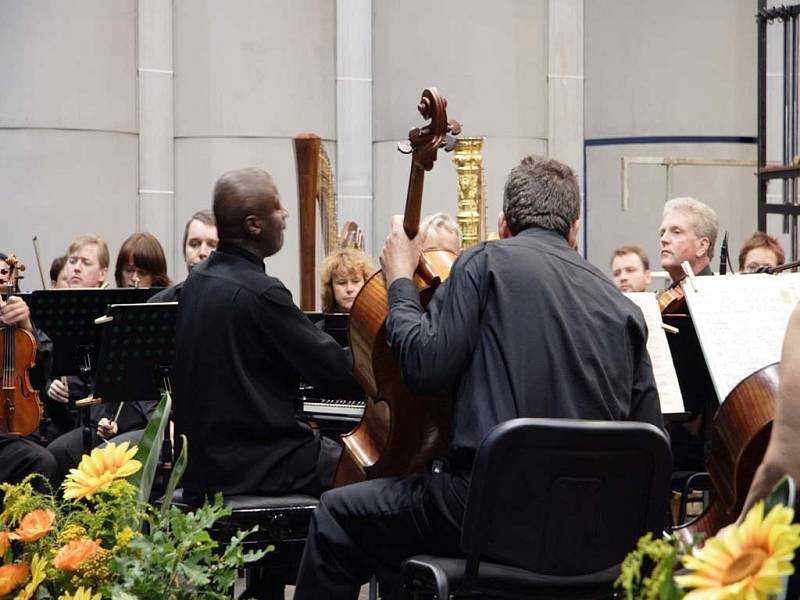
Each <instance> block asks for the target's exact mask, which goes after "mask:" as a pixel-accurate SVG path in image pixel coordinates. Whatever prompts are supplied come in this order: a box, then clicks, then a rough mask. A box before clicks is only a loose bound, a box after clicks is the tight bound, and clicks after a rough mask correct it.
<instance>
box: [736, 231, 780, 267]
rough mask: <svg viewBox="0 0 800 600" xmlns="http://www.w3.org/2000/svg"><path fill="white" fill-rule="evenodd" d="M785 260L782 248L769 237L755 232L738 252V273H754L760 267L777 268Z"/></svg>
mask: <svg viewBox="0 0 800 600" xmlns="http://www.w3.org/2000/svg"><path fill="white" fill-rule="evenodd" d="M784 259H785V255H784V253H783V248H781V245H780V244H779V243H778V240H776V239H775V238H774V237H772V236H771V235H768V234H766V233H764V232H763V231H756V232H755V233H754V234H753V235H751V236H750V237H749V238H747V240H745V242H744V244H742V249H741V250H740V251H739V272H740V273H755V272H756V271H758V270H759V269H760V268H761V267H777V266H778V265H782V264H783V261H784Z"/></svg>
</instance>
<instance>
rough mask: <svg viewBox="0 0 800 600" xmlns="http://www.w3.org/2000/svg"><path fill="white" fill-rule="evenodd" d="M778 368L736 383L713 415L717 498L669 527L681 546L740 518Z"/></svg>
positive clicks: (764, 439)
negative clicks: (692, 516)
mask: <svg viewBox="0 0 800 600" xmlns="http://www.w3.org/2000/svg"><path fill="white" fill-rule="evenodd" d="M778 367H779V363H776V364H772V365H768V366H766V367H764V368H762V369H760V370H758V371H756V372H755V373H753V374H752V375H750V376H748V377H746V378H745V379H743V380H742V381H740V382H739V384H738V385H737V386H736V387H735V388H733V390H732V391H731V393H730V394H728V397H727V398H726V400H725V402H723V403H722V406H720V408H719V410H718V411H717V414H716V416H715V417H714V429H713V431H712V434H711V451H710V454H709V457H708V460H707V462H706V469H707V470H708V474H709V476H710V477H711V482H712V483H713V485H714V491H715V497H714V500H713V501H712V503H711V504H710V505H709V507H708V508H707V509H706V511H705V512H703V514H701V515H700V516H699V517H697V518H696V519H695V520H693V521H690V522H689V523H686V524H685V525H680V526H678V527H675V528H674V529H673V531H674V533H676V534H678V535H679V536H680V537H681V539H683V540H684V541H685V542H688V541H690V540H691V539H692V537H694V535H696V534H704V535H705V536H706V537H711V536H713V535H715V534H716V533H717V532H718V531H719V530H720V529H721V528H722V527H724V526H726V525H729V524H730V523H733V522H734V521H735V520H736V519H737V518H738V517H739V514H740V513H741V511H742V508H743V506H744V502H745V500H746V499H747V493H748V491H749V490H750V485H751V484H752V482H753V476H754V475H755V472H756V469H758V466H759V465H760V464H761V461H762V459H763V458H764V453H765V452H766V450H767V445H768V444H769V437H770V434H771V432H772V420H773V418H774V416H775V402H776V399H777V397H778V384H779V368H778Z"/></svg>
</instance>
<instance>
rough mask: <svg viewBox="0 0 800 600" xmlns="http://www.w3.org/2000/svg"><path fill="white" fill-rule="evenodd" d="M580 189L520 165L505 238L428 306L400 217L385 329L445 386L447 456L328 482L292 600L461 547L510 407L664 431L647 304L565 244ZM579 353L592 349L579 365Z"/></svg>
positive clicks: (409, 362)
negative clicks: (472, 492) (487, 443)
mask: <svg viewBox="0 0 800 600" xmlns="http://www.w3.org/2000/svg"><path fill="white" fill-rule="evenodd" d="M579 216H580V190H579V187H578V181H577V178H576V176H575V174H574V172H573V171H572V169H570V168H569V167H567V166H566V165H563V164H561V163H559V162H557V161H555V160H548V159H543V158H538V157H528V158H525V159H523V161H522V162H521V164H519V165H518V166H517V167H515V168H514V169H513V170H512V171H511V173H510V175H509V177H508V180H507V182H506V187H505V194H504V202H503V215H501V219H500V225H501V227H500V237H501V238H502V239H501V240H499V241H493V242H480V243H478V244H475V245H474V246H472V247H470V248H469V249H468V250H466V251H465V252H464V253H463V254H462V255H461V257H460V258H459V260H458V261H456V263H455V265H454V266H453V270H452V271H451V273H450V276H449V278H448V279H447V281H446V282H445V283H443V284H442V285H441V286H440V287H439V288H438V289H437V290H436V292H435V294H434V296H433V299H432V300H431V303H430V304H429V307H428V310H427V311H423V309H422V307H421V304H420V298H419V291H418V289H417V286H416V284H415V283H414V281H413V277H414V272H415V269H416V267H417V264H418V261H419V257H420V252H421V251H422V249H423V248H424V245H425V241H424V240H425V236H426V233H427V232H426V231H425V230H424V229H422V230H420V232H419V234H418V235H417V237H416V238H415V239H413V240H409V239H408V237H407V236H406V235H405V232H404V230H403V223H402V217H395V218H394V220H393V223H392V231H391V233H390V234H389V237H388V238H387V239H386V244H385V246H384V248H383V252H382V253H381V264H382V265H383V272H384V275H385V277H386V284H387V287H388V288H389V316H388V320H387V323H386V326H387V334H388V341H389V343H390V346H391V350H392V353H393V354H394V356H395V358H396V359H397V360H398V362H399V366H400V368H401V371H402V375H403V379H404V381H405V382H406V383H407V384H408V385H409V387H410V388H411V389H412V391H414V392H416V393H420V394H423V393H425V394H443V393H448V392H450V393H452V394H453V396H454V415H453V422H452V431H451V440H450V449H449V455H448V456H447V457H446V458H443V459H442V460H436V461H433V463H432V465H431V467H432V468H431V469H429V470H428V471H426V472H423V473H419V474H416V475H411V476H407V477H390V478H383V479H376V480H372V481H367V482H363V483H356V484H354V485H349V486H345V487H342V488H337V489H334V490H331V491H329V492H326V493H325V494H323V495H322V498H321V500H320V505H319V506H318V508H317V509H316V510H315V512H314V515H313V517H312V519H311V526H310V529H309V537H308V541H307V543H306V547H305V551H304V554H303V560H302V562H301V565H300V570H299V575H298V581H297V588H296V590H295V596H294V597H295V599H296V600H307V599H312V598H313V599H326V598H356V597H357V594H358V586H359V585H360V584H361V583H363V582H365V581H367V580H368V579H369V577H370V575H371V574H373V573H375V574H377V575H378V578H379V579H380V581H381V584H382V586H381V589H382V591H384V592H385V594H384V596H383V597H384V598H394V597H396V595H397V594H398V593H399V589H398V587H399V566H400V563H401V562H402V561H403V560H404V559H405V558H408V557H409V556H411V555H413V554H416V553H431V554H437V555H445V556H447V555H449V556H459V555H460V554H461V552H460V545H459V542H460V535H461V522H462V519H463V514H464V504H465V501H466V496H467V491H468V487H469V482H470V472H471V469H472V462H473V460H474V457H475V453H476V451H477V448H478V446H479V444H480V443H481V441H482V440H483V438H484V436H485V435H486V433H487V432H488V431H489V430H490V429H491V428H492V427H494V426H495V425H497V424H499V423H501V422H504V421H507V420H509V419H513V418H516V417H562V418H582V419H599V420H637V421H644V422H647V423H652V424H654V425H656V426H658V427H663V422H662V418H661V410H660V406H659V400H658V393H657V391H656V387H655V381H654V379H653V372H652V367H651V364H650V358H649V356H648V354H647V349H646V338H647V330H646V326H645V323H644V318H643V317H642V314H641V311H639V310H638V308H636V307H635V306H634V305H633V304H632V303H631V302H630V301H628V300H627V299H626V298H624V297H623V296H622V295H621V294H620V293H619V291H618V290H617V289H616V288H615V287H614V285H613V284H612V283H611V281H609V279H608V277H606V276H605V274H603V273H602V272H600V271H599V270H598V269H597V268H595V267H594V266H592V265H591V264H590V263H588V262H587V261H586V260H585V259H584V258H582V257H581V256H580V254H578V252H576V251H575V248H576V243H577V236H578V227H579ZM586 357H591V360H587V359H586Z"/></svg>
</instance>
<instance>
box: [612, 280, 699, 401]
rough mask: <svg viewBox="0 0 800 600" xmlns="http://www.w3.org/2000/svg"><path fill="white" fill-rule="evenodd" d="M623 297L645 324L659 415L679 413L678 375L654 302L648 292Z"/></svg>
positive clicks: (680, 399) (628, 294)
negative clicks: (629, 301)
mask: <svg viewBox="0 0 800 600" xmlns="http://www.w3.org/2000/svg"><path fill="white" fill-rule="evenodd" d="M625 295H626V296H627V297H628V298H630V299H631V300H632V301H633V302H634V303H635V304H636V305H637V306H638V307H639V308H640V309H641V310H642V314H643V315H644V320H645V323H647V331H648V335H647V352H648V354H650V362H652V363H653V376H654V378H655V380H656V387H657V388H658V397H659V399H660V401H661V412H662V413H663V414H674V413H682V412H684V411H685V408H684V405H683V396H682V395H681V388H680V385H679V384H678V375H677V374H676V373H675V365H674V364H673V362H672V354H670V351H669V344H668V343H667V335H666V333H665V331H664V328H663V327H661V324H662V321H661V311H660V310H659V308H658V300H656V296H655V294H653V293H651V292H628V293H626V294H625Z"/></svg>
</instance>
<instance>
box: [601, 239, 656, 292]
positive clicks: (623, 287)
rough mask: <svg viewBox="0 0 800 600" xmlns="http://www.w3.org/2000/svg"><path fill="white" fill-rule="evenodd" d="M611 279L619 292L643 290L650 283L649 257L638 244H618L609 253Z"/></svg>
mask: <svg viewBox="0 0 800 600" xmlns="http://www.w3.org/2000/svg"><path fill="white" fill-rule="evenodd" d="M611 279H612V280H613V281H614V285H616V286H617V288H618V289H619V291H621V292H644V291H646V290H647V286H648V285H650V281H651V280H652V277H651V276H650V259H649V258H647V254H645V252H644V250H642V249H641V248H640V247H639V246H620V247H619V248H617V249H616V250H614V253H613V254H612V255H611Z"/></svg>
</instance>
